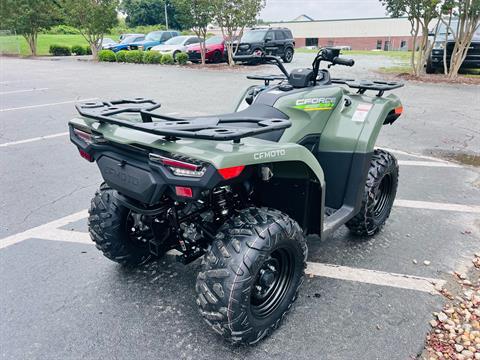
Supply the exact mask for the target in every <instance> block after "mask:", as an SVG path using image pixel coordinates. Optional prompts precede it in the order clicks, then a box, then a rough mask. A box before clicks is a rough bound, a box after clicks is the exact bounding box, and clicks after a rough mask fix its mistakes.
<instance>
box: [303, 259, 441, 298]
mask: <svg viewBox="0 0 480 360" xmlns="http://www.w3.org/2000/svg"><path fill="white" fill-rule="evenodd" d="M305 273H306V274H307V275H312V276H321V277H327V278H333V279H339V280H348V281H355V282H361V283H366V284H373V285H380V286H390V287H395V288H400V289H409V290H416V291H423V292H428V293H431V294H436V293H437V291H436V289H435V285H436V286H437V287H440V286H442V287H443V285H445V283H446V281H445V280H441V279H431V278H424V277H420V276H412V275H405V274H396V273H387V272H383V271H376V270H367V269H359V268H351V267H347V266H339V265H331V264H321V263H312V262H309V263H308V264H307V270H306V271H305Z"/></svg>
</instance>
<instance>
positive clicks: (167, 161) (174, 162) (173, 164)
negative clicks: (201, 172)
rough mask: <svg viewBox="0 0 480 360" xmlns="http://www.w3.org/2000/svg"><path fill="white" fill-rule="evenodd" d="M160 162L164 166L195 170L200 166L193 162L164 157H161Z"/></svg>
mask: <svg viewBox="0 0 480 360" xmlns="http://www.w3.org/2000/svg"><path fill="white" fill-rule="evenodd" d="M160 162H161V163H162V164H163V165H165V166H171V167H175V168H179V169H185V170H190V171H197V170H198V169H199V168H200V166H198V165H195V164H189V163H186V162H183V161H179V160H174V159H169V158H166V157H161V159H160Z"/></svg>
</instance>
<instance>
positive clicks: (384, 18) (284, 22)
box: [266, 16, 408, 24]
mask: <svg viewBox="0 0 480 360" xmlns="http://www.w3.org/2000/svg"><path fill="white" fill-rule="evenodd" d="M392 19H408V17H407V16H398V17H389V16H386V17H371V18H353V19H324V20H309V21H293V20H290V21H266V23H268V24H289V23H290V24H293V23H306V24H310V23H316V22H332V21H362V20H392Z"/></svg>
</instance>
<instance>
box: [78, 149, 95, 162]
mask: <svg viewBox="0 0 480 360" xmlns="http://www.w3.org/2000/svg"><path fill="white" fill-rule="evenodd" d="M78 152H79V153H80V156H81V157H82V158H84V159H85V160H88V161H90V162H93V156H92V155H90V154H89V153H87V152H86V151H84V150H82V149H78Z"/></svg>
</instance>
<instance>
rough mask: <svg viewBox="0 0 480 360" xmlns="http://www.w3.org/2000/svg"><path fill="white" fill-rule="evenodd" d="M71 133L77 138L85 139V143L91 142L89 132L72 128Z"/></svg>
mask: <svg viewBox="0 0 480 360" xmlns="http://www.w3.org/2000/svg"><path fill="white" fill-rule="evenodd" d="M73 133H74V134H75V136H76V137H77V138H79V139H80V140H83V141H85V142H86V143H87V144H91V143H92V142H93V140H92V134H91V133H88V132H86V131H82V130H79V129H73Z"/></svg>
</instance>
